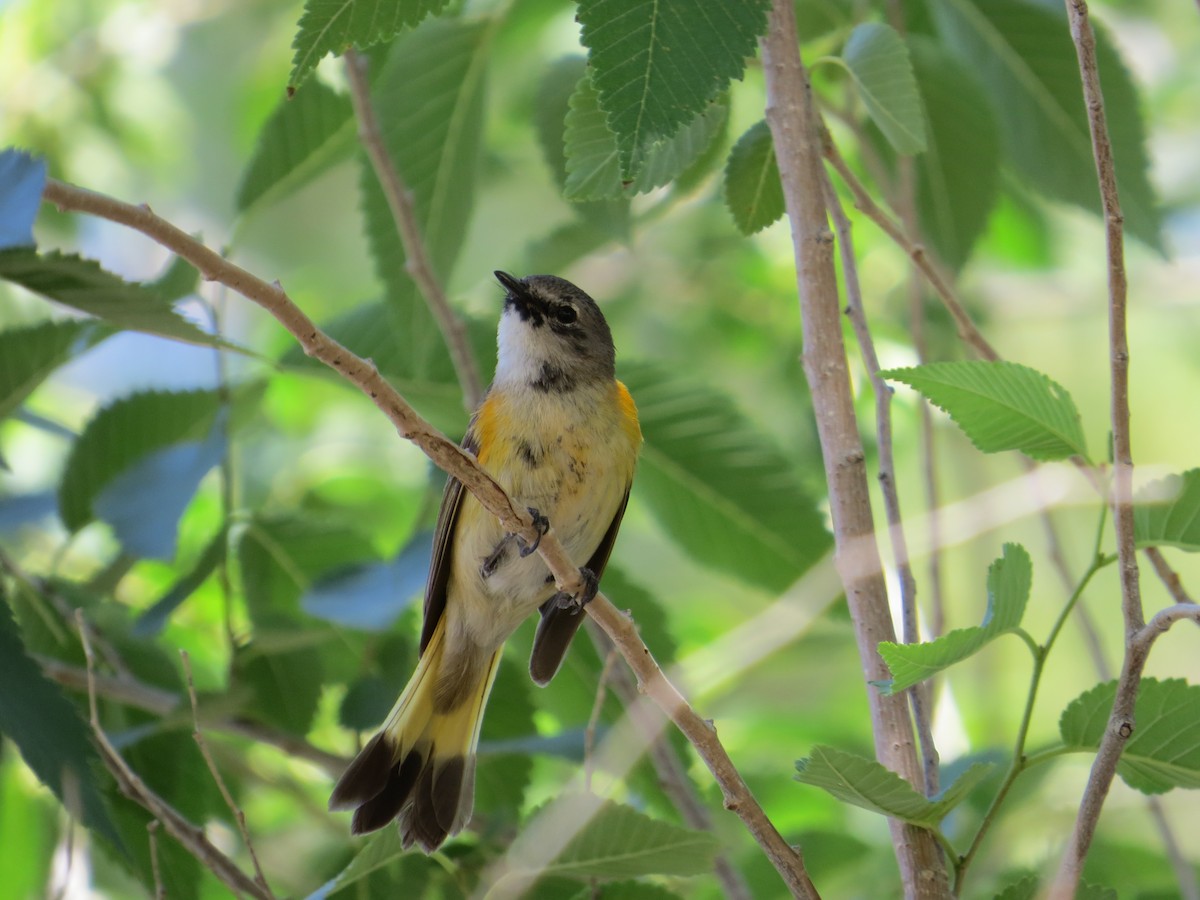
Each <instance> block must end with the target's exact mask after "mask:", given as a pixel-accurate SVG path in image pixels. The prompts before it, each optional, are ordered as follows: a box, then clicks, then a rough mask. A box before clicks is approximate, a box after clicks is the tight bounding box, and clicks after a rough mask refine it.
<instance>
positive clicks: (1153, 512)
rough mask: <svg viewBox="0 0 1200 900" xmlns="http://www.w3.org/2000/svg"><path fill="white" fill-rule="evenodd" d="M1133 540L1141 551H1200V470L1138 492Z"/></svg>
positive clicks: (1155, 483)
mask: <svg viewBox="0 0 1200 900" xmlns="http://www.w3.org/2000/svg"><path fill="white" fill-rule="evenodd" d="M1133 538H1134V540H1135V541H1136V542H1137V545H1138V546H1139V547H1178V548H1179V549H1180V550H1186V551H1188V552H1189V553H1195V552H1197V551H1200V469H1189V470H1188V471H1186V472H1184V473H1183V474H1182V475H1170V476H1168V477H1166V478H1163V479H1161V480H1159V481H1155V482H1153V483H1151V484H1148V485H1146V486H1145V487H1144V488H1143V489H1142V490H1141V491H1139V492H1138V496H1137V499H1136V500H1135V501H1134V506H1133Z"/></svg>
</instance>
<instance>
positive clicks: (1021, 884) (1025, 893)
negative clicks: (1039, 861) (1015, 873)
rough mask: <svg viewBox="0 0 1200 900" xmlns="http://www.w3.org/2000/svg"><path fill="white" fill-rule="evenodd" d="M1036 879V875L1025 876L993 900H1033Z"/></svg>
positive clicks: (1035, 892)
mask: <svg viewBox="0 0 1200 900" xmlns="http://www.w3.org/2000/svg"><path fill="white" fill-rule="evenodd" d="M1037 889H1038V877H1037V876H1036V875H1026V876H1025V877H1024V878H1022V879H1021V880H1020V881H1016V882H1013V883H1012V884H1010V885H1009V886H1008V887H1006V888H1005V889H1004V890H1002V891H1001V892H1000V893H998V894H997V895H996V896H995V898H994V900H1034V898H1035V897H1037Z"/></svg>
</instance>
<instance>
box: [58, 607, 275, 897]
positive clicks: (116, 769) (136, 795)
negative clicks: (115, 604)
mask: <svg viewBox="0 0 1200 900" xmlns="http://www.w3.org/2000/svg"><path fill="white" fill-rule="evenodd" d="M75 622H76V624H77V625H78V627H79V638H80V640H81V641H82V642H83V653H84V658H85V659H86V660H87V674H88V679H89V683H88V710H89V713H90V721H91V726H92V736H93V737H94V738H95V739H96V746H97V749H98V751H99V753H100V759H101V761H102V762H103V763H104V765H105V767H106V768H107V769H108V770H109V771H110V772H111V773H112V775H113V777H114V778H115V779H116V781H117V786H118V787H120V789H121V793H123V794H124V795H125V796H126V797H128V798H129V799H130V800H132V801H133V802H134V803H137V804H138V805H139V806H141V807H142V808H143V809H145V810H146V811H147V812H149V813H150V815H152V816H154V818H156V819H157V820H158V821H159V822H161V823H162V827H163V828H164V829H165V830H166V832H167V834H169V835H171V837H173V838H175V840H177V841H178V842H179V843H180V844H181V845H182V846H183V848H184V849H185V850H187V851H188V853H190V854H192V856H194V857H195V858H196V859H197V860H198V861H199V862H200V863H201V864H202V865H203V866H204V867H205V868H207V869H208V870H209V871H210V872H212V873H213V874H214V875H215V876H217V878H218V879H220V881H221V882H222V883H223V884H224V885H225V886H226V887H228V888H229V889H230V890H231V891H233V892H234V893H235V894H238V895H239V896H240V895H242V894H246V895H248V896H250V897H255V898H258V900H273V897H272V895H271V894H270V892H269V891H264V890H263V888H262V887H261V886H260V885H259V884H258V883H257V882H256V881H255V880H254V879H253V878H251V877H250V876H248V875H247V874H246V873H245V872H243V871H242V870H241V869H239V868H238V866H237V864H236V863H234V861H233V860H231V859H230V858H229V857H228V856H226V855H225V854H224V853H222V852H221V851H220V850H218V849H217V848H216V847H215V846H214V845H213V844H212V842H211V841H209V839H208V838H207V837H206V836H205V834H204V829H202V828H197V827H196V826H195V825H193V824H192V823H191V822H189V821H188V820H187V819H185V818H184V817H183V816H182V815H181V814H180V813H178V812H177V811H176V810H175V808H174V807H172V806H171V805H170V804H169V803H167V802H166V801H165V800H163V799H162V798H161V797H159V796H158V794H156V793H154V791H152V790H150V788H148V787H147V786H146V784H145V782H143V781H142V779H141V778H139V777H138V775H137V773H136V772H134V771H133V770H132V769H130V768H129V766H128V765H126V763H125V760H124V759H122V758H121V755H120V754H119V753H118V752H117V750H116V748H115V747H113V745H112V743H111V742H110V741H109V739H108V735H106V734H105V733H104V728H103V727H102V726H101V724H100V715H99V712H98V711H97V707H96V692H95V690H94V689H93V688H94V684H93V682H92V679H93V677H94V675H95V669H96V658H95V656H94V654H93V653H92V644H91V641H90V640H89V638H88V628H87V624H86V623H85V621H84V618H83V610H76V611H75Z"/></svg>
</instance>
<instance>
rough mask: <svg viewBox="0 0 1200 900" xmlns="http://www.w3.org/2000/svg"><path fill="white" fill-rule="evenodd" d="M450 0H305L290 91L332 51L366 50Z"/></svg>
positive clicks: (440, 7) (439, 8)
mask: <svg viewBox="0 0 1200 900" xmlns="http://www.w3.org/2000/svg"><path fill="white" fill-rule="evenodd" d="M446 3H447V0H305V4H304V14H303V15H302V16H301V17H300V23H299V26H298V30H297V31H296V37H295V38H294V39H293V40H292V49H293V50H295V51H296V53H295V55H294V56H293V57H292V74H291V75H290V76H289V78H288V88H289V92H291V91H295V89H296V88H298V87H299V86H300V84H301V82H303V81H304V79H305V78H307V77H308V76H309V74H310V73H311V72H312V70H313V69H315V68H316V67H317V63H319V62H320V61H321V60H322V59H324V58H325V57H326V56H327V55H328V54H330V53H334V54H340V53H341V52H342V51H344V50H346V49H347V48H348V47H351V46H354V47H358V48H359V49H360V50H365V49H366V48H367V47H370V46H373V45H374V44H378V43H381V42H383V41H386V40H390V39H391V38H393V37H395V36H396V35H397V34H399V33H400V31H401V30H402V29H404V28H409V27H412V26H414V25H416V24H417V23H418V22H420V21H421V20H422V19H424V18H425V17H426V16H428V15H437V14H438V13H439V12H441V11H442V10H443V9H444V8H445V6H446Z"/></svg>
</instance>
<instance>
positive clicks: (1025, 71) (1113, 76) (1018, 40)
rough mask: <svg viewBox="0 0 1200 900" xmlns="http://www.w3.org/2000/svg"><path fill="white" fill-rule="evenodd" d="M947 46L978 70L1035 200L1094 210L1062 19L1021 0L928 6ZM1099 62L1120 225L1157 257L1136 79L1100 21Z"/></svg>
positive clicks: (1078, 92)
mask: <svg viewBox="0 0 1200 900" xmlns="http://www.w3.org/2000/svg"><path fill="white" fill-rule="evenodd" d="M930 6H931V8H932V10H933V16H934V19H935V21H936V24H937V29H938V31H939V33H940V35H941V36H942V38H943V40H944V41H945V43H946V45H947V46H949V47H950V49H951V50H952V51H953V52H955V53H956V54H957V55H958V56H959V58H960V59H962V61H963V62H964V64H965V65H967V66H969V67H970V68H971V69H972V70H973V71H974V72H976V73H977V74H978V75H979V76H980V78H981V80H982V81H983V83H984V86H985V88H986V90H987V92H988V94H989V96H990V97H991V99H992V107H993V109H994V110H995V111H996V113H997V115H998V116H999V119H1000V123H1001V130H1002V134H1003V139H1004V144H1005V148H1006V152H1007V155H1008V157H1009V159H1011V160H1012V162H1013V164H1014V165H1015V166H1016V168H1017V170H1018V171H1019V172H1020V173H1021V175H1022V176H1023V177H1024V178H1025V179H1027V180H1028V181H1029V183H1030V185H1031V186H1032V187H1033V188H1034V189H1035V190H1037V191H1038V192H1040V193H1042V194H1044V195H1046V196H1048V197H1053V198H1056V199H1058V200H1064V201H1066V202H1068V203H1073V204H1076V205H1078V206H1082V207H1083V208H1084V209H1088V210H1091V211H1092V212H1095V213H1099V212H1100V189H1099V187H1098V183H1097V181H1096V168H1095V164H1094V162H1093V161H1092V149H1091V138H1090V136H1089V133H1088V124H1087V114H1086V110H1085V108H1084V103H1083V89H1082V86H1081V82H1080V78H1079V64H1078V62H1077V58H1076V55H1075V47H1074V44H1073V43H1072V41H1071V36H1070V33H1069V31H1068V27H1067V20H1066V14H1065V11H1064V10H1063V9H1062V8H1061V7H1058V8H1054V7H1051V6H1046V5H1043V4H1036V3H1030V2H1024V0H997V2H992V3H975V2H972V0H932V2H931V3H930ZM1093 28H1094V29H1095V32H1096V57H1097V62H1098V65H1099V69H1100V83H1101V90H1102V91H1103V93H1104V108H1105V113H1106V117H1107V120H1108V129H1109V134H1110V137H1111V138H1112V144H1113V156H1114V157H1115V160H1116V168H1117V180H1118V185H1119V190H1120V197H1121V210H1122V212H1123V213H1124V215H1125V226H1126V228H1127V229H1128V230H1129V232H1130V233H1131V234H1134V235H1136V236H1137V237H1139V238H1141V239H1142V240H1143V241H1145V242H1146V243H1148V244H1149V245H1150V246H1152V247H1155V248H1156V249H1158V250H1160V251H1161V250H1162V246H1163V245H1162V235H1161V212H1160V210H1159V208H1158V206H1157V203H1156V201H1155V197H1154V191H1153V188H1152V187H1151V186H1150V181H1149V176H1148V170H1149V161H1148V159H1147V155H1146V148H1145V134H1144V129H1143V125H1142V119H1141V114H1140V112H1139V110H1140V106H1141V104H1140V102H1139V99H1138V94H1137V90H1136V88H1135V87H1134V84H1133V79H1132V78H1131V77H1130V75H1129V73H1128V71H1127V70H1126V69H1125V66H1124V64H1123V63H1122V61H1121V58H1120V56H1119V55H1118V54H1117V52H1116V50H1115V48H1114V47H1113V45H1112V42H1111V41H1110V40H1109V39H1108V37H1107V35H1106V33H1105V31H1104V29H1103V28H1102V27H1100V25H1099V23H1096V22H1093Z"/></svg>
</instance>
